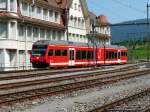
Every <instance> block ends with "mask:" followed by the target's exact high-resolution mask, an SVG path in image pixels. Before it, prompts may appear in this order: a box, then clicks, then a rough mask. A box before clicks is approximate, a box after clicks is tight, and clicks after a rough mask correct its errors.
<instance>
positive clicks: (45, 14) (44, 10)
mask: <svg viewBox="0 0 150 112" xmlns="http://www.w3.org/2000/svg"><path fill="white" fill-rule="evenodd" d="M43 19H44V20H48V11H47V9H43Z"/></svg>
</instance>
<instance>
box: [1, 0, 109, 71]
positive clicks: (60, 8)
mask: <svg viewBox="0 0 150 112" xmlns="http://www.w3.org/2000/svg"><path fill="white" fill-rule="evenodd" d="M66 10H68V13H66ZM67 14H68V22H67V21H66V20H65V19H66V16H67ZM66 23H68V24H66ZM67 28H68V30H67ZM105 29H106V30H105ZM91 31H92V27H91V23H90V14H89V11H88V7H87V4H86V0H0V70H15V69H16V70H19V69H27V68H29V67H31V64H30V51H31V49H32V44H33V43H34V42H35V41H37V40H57V41H59V40H66V41H71V42H83V43H88V42H92V41H91V38H92V39H93V38H94V39H95V40H96V41H97V42H98V43H101V42H102V41H103V40H105V42H106V43H107V44H110V38H107V39H101V38H99V37H98V38H97V37H95V36H93V34H92V33H91ZM96 31H97V32H99V33H100V34H103V37H104V38H105V37H110V36H111V35H110V29H109V28H106V27H104V28H102V27H99V28H96ZM89 34H91V35H90V36H89ZM67 35H68V36H67ZM106 40H107V41H106Z"/></svg>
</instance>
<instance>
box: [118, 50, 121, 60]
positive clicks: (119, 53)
mask: <svg viewBox="0 0 150 112" xmlns="http://www.w3.org/2000/svg"><path fill="white" fill-rule="evenodd" d="M120 56H121V51H120V50H118V63H120V62H121V60H120Z"/></svg>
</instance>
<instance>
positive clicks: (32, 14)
mask: <svg viewBox="0 0 150 112" xmlns="http://www.w3.org/2000/svg"><path fill="white" fill-rule="evenodd" d="M29 13H30V17H35V6H31V7H30V11H29Z"/></svg>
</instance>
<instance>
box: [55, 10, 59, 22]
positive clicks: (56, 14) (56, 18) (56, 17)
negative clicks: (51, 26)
mask: <svg viewBox="0 0 150 112" xmlns="http://www.w3.org/2000/svg"><path fill="white" fill-rule="evenodd" d="M58 16H59V14H58V12H55V22H58V18H59V17H58Z"/></svg>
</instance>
